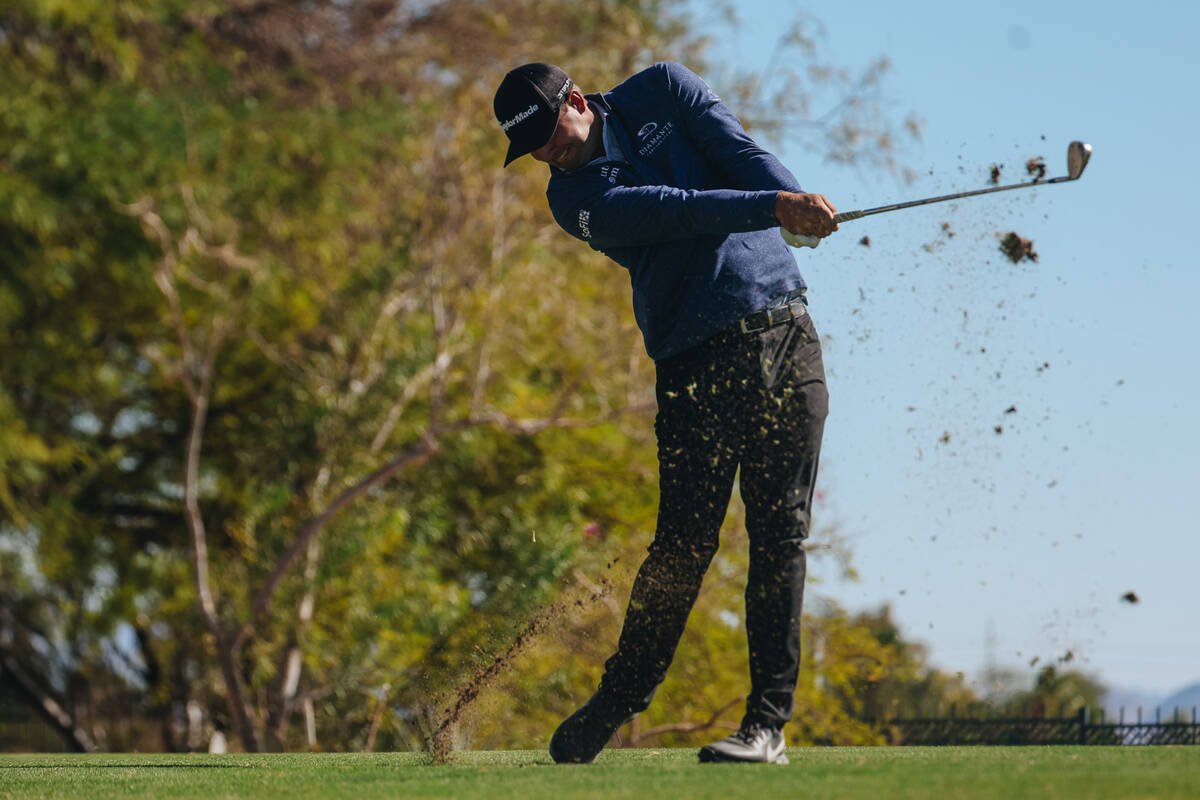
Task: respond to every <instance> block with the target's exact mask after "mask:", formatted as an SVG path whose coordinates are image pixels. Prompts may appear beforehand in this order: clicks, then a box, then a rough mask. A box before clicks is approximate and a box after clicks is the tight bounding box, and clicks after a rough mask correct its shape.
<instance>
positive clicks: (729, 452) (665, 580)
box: [601, 357, 744, 711]
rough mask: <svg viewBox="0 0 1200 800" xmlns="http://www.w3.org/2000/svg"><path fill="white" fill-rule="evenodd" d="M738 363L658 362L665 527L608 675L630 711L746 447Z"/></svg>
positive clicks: (663, 657)
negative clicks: (736, 407) (734, 404)
mask: <svg viewBox="0 0 1200 800" xmlns="http://www.w3.org/2000/svg"><path fill="white" fill-rule="evenodd" d="M743 361H744V359H743ZM734 363H735V362H734V361H733V360H731V359H729V358H728V357H718V358H716V359H715V360H708V361H703V362H702V363H699V364H695V365H686V364H685V365H683V366H680V365H678V364H673V365H660V367H659V370H658V381H657V386H656V392H657V395H658V406H659V408H658V416H657V417H656V419H655V432H656V434H657V437H658V460H659V509H658V525H657V530H656V532H655V536H654V541H653V543H652V544H651V545H650V549H649V552H648V554H647V556H646V559H645V561H644V562H643V563H642V565H641V568H640V569H639V570H638V574H637V578H636V579H635V580H634V584H633V589H632V591H631V593H630V598H629V607H628V610H627V611H626V613H625V622H624V625H623V627H622V630H621V638H620V641H619V643H618V646H617V652H616V653H615V654H614V655H613V656H612V657H611V658H609V659H608V661H607V662H605V674H604V678H603V680H602V681H601V688H602V690H604V691H605V692H606V693H608V694H610V696H612V697H615V698H618V699H619V700H620V701H621V702H622V703H625V704H627V705H628V707H629V710H630V711H640V710H643V709H645V708H646V706H647V705H649V703H650V698H651V697H652V696H653V693H654V690H655V689H656V688H657V686H658V684H660V683H661V682H662V680H663V679H664V678H665V677H666V673H667V668H668V667H669V666H670V664H671V660H672V658H673V657H674V655H675V648H676V646H677V645H678V643H679V639H680V637H681V636H682V635H683V629H684V626H685V624H686V623H687V618H688V615H689V614H690V613H691V610H692V606H693V604H694V603H695V601H696V596H697V594H698V593H699V590H700V584H701V581H702V579H703V577H704V573H705V571H706V570H707V569H708V565H709V562H711V561H712V558H713V556H714V555H715V554H716V551H717V546H718V536H719V532H720V527H721V522H722V521H723V520H724V518H725V512H726V509H727V508H728V506H729V497H730V494H731V493H732V490H733V477H734V473H735V472H736V470H737V465H738V460H739V455H740V442H739V440H738V431H737V430H736V429H733V426H730V425H729V424H728V419H729V412H728V410H727V408H726V406H727V404H728V402H729V398H730V396H731V395H732V394H734V391H733V387H734V384H735V382H736V381H738V380H739V378H738V377H737V376H736V375H735V374H734V373H733V372H732V371H731V367H732V366H733V364H734Z"/></svg>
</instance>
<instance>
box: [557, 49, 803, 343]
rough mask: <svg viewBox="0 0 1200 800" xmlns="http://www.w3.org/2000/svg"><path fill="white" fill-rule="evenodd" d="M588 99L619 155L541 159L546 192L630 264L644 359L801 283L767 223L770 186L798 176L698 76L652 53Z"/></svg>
mask: <svg viewBox="0 0 1200 800" xmlns="http://www.w3.org/2000/svg"><path fill="white" fill-rule="evenodd" d="M587 100H588V102H589V103H591V104H592V106H593V109H598V110H599V112H600V113H603V114H604V115H605V121H604V124H605V126H606V127H608V126H612V127H611V128H610V129H609V131H607V133H609V134H610V135H612V136H614V137H615V138H616V141H617V143H618V145H619V149H620V151H621V154H622V156H623V157H622V158H621V159H620V160H613V159H598V160H597V161H594V162H592V163H591V164H588V165H587V166H585V167H582V168H580V169H578V170H574V171H571V172H567V171H564V170H560V169H555V168H551V175H550V182H549V184H548V186H547V188H546V197H547V199H548V200H549V203H550V210H551V212H552V213H553V214H554V218H555V220H556V221H557V222H558V224H559V225H560V226H562V228H563V229H564V230H566V231H567V232H568V233H570V234H571V235H573V236H575V237H577V238H579V239H582V240H583V241H585V242H587V243H588V244H589V245H590V246H591V247H592V248H593V249H595V250H598V251H600V252H602V253H604V254H605V255H607V256H608V257H609V258H611V259H612V260H613V261H616V262H617V263H618V264H620V265H621V266H623V267H625V268H626V269H627V270H628V271H629V276H630V281H631V283H632V286H633V310H634V317H635V318H636V319H637V323H638V326H639V327H640V328H641V331H642V336H643V338H644V340H645V344H646V352H647V353H648V354H649V355H650V357H651V358H653V359H655V360H659V359H663V358H668V357H670V356H673V355H676V354H678V353H682V352H684V351H685V350H687V349H689V348H691V347H694V346H695V345H697V344H699V343H701V342H703V341H704V340H706V339H708V338H710V337H711V336H713V335H714V334H716V333H717V332H719V331H721V330H723V329H724V328H727V327H728V326H730V325H731V324H733V323H734V322H736V321H737V320H739V319H741V318H742V317H744V316H746V315H747V314H750V313H752V312H754V311H757V310H758V309H760V308H762V307H763V306H764V305H766V303H767V301H768V300H770V299H771V298H772V297H775V296H777V295H779V294H782V293H784V292H788V291H791V290H793V289H798V288H801V287H803V286H804V281H803V279H802V278H801V276H800V271H799V269H798V267H797V266H796V260H795V257H794V256H793V255H792V253H791V251H790V249H789V248H788V246H787V245H786V244H785V243H784V241H783V239H782V238H781V237H780V236H779V234H778V232H777V231H775V230H774V228H776V227H778V226H779V221H778V220H777V219H776V218H775V199H776V195H777V193H778V192H779V191H781V190H784V191H790V192H799V191H801V189H800V184H799V183H798V182H797V181H796V178H795V177H794V176H793V175H792V174H791V173H790V172H789V171H788V170H787V168H786V167H784V166H783V164H781V163H780V162H779V160H778V159H777V158H775V157H774V156H773V155H771V154H770V153H768V152H767V151H766V150H763V149H762V148H761V147H759V146H758V145H757V144H756V143H755V142H754V140H753V139H751V138H750V136H749V135H748V134H747V133H746V131H745V130H744V129H743V128H742V125H741V123H740V122H739V121H738V119H737V117H736V116H735V115H734V114H733V112H731V111H730V110H729V108H728V107H727V106H726V105H725V104H724V103H723V102H722V101H721V99H720V98H719V97H717V95H716V94H715V93H714V92H713V91H712V89H710V88H709V87H708V84H706V83H705V82H704V81H703V80H702V79H701V78H700V77H699V76H698V75H696V74H695V73H694V72H692V71H691V70H689V69H688V68H687V67H685V66H683V65H682V64H676V63H672V62H666V63H660V64H655V65H654V66H652V67H650V68H648V69H646V70H643V71H642V72H639V73H637V74H636V75H633V76H632V77H630V78H629V79H628V80H626V81H625V82H623V83H622V84H620V85H619V86H617V87H615V88H613V89H612V90H611V91H609V92H604V93H601V94H594V95H588V96H587Z"/></svg>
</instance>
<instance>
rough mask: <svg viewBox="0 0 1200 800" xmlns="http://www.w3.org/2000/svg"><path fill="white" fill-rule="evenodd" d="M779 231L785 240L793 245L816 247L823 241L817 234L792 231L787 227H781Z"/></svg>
mask: <svg viewBox="0 0 1200 800" xmlns="http://www.w3.org/2000/svg"><path fill="white" fill-rule="evenodd" d="M779 233H780V235H782V236H783V240H784V241H785V242H787V243H788V244H790V245H791V246H792V247H816V246H817V245H819V244H820V243H821V239H820V238H819V237H817V236H808V235H807V234H803V233H792V232H791V231H789V230H788V229H787V228H780V229H779Z"/></svg>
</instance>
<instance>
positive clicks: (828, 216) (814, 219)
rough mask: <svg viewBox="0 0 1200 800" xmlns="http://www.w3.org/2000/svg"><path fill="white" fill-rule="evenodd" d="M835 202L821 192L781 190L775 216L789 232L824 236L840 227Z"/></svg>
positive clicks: (777, 199)
mask: <svg viewBox="0 0 1200 800" xmlns="http://www.w3.org/2000/svg"><path fill="white" fill-rule="evenodd" d="M836 213H837V209H836V208H834V206H833V203H831V202H829V201H828V200H826V199H825V196H824V195H820V194H799V193H797V192H780V193H779V195H778V197H777V198H776V199H775V217H776V218H777V219H778V220H779V224H780V226H781V227H782V228H783V229H784V230H786V231H788V232H789V233H798V234H801V235H804V236H817V237H820V238H824V237H826V236H828V235H829V234H831V233H833V232H834V231H836V230H837V229H838V224H837V220H835V219H834V218H833V215H834V214H836Z"/></svg>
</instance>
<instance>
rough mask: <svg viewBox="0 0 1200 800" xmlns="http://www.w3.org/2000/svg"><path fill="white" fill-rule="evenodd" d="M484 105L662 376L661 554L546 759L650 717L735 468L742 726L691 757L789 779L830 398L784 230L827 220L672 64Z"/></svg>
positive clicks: (551, 83) (500, 94)
mask: <svg viewBox="0 0 1200 800" xmlns="http://www.w3.org/2000/svg"><path fill="white" fill-rule="evenodd" d="M494 110H495V113H496V118H497V120H499V122H500V127H501V128H502V129H503V130H504V132H505V133H506V134H507V135H508V138H509V148H508V154H507V157H506V158H505V161H504V165H505V166H508V164H510V163H511V162H512V161H513V160H514V159H516V158H519V157H520V156H523V155H526V154H531V155H532V156H533V157H534V158H535V159H536V160H538V161H543V162H545V163H547V164H549V165H550V182H549V185H548V187H547V189H546V195H547V198H548V199H549V202H550V210H551V211H552V213H553V214H554V218H555V220H557V222H558V224H559V225H560V226H562V228H563V229H564V230H566V231H567V233H569V234H571V235H572V236H575V237H576V238H578V239H580V240H582V241H583V242H586V243H587V244H588V245H590V246H591V247H592V248H593V249H595V250H599V251H600V252H602V253H604V254H605V255H607V256H608V257H609V258H611V259H612V260H613V261H616V262H617V263H618V264H620V265H621V266H622V267H624V268H625V269H627V270H628V271H629V276H630V280H631V281H632V284H633V308H634V316H635V317H636V319H637V323H638V326H639V327H640V328H641V331H642V335H643V338H644V340H645V345H646V351H647V353H648V354H649V355H650V357H651V358H652V359H654V362H655V369H656V387H655V391H656V395H657V398H658V415H657V417H656V419H655V422H654V427H655V432H656V434H657V437H658V460H659V510H658V524H657V530H656V532H655V536H654V541H653V543H652V544H651V545H650V548H649V552H648V555H647V556H646V560H645V561H644V562H643V563H642V565H641V568H640V569H639V570H638V574H637V578H636V579H635V581H634V584H633V589H632V592H631V596H630V600H629V607H628V610H627V611H626V613H625V621H624V625H623V627H622V630H621V636H620V639H619V642H618V644H617V650H616V652H615V653H614V654H613V656H612V657H611V658H609V659H608V661H606V662H605V665H604V675H603V677H602V679H601V681H600V685H599V688H598V689H597V691H596V693H595V694H594V695H593V696H592V697H591V699H589V700H588V701H587V703H585V704H584V705H583V707H581V708H580V709H579V710H578V711H576V712H575V713H574V714H572V715H571V716H570V717H568V718H567V719H566V721H564V722H563V723H562V724H561V725H560V726H559V727H558V730H556V731H555V732H554V735H553V737H552V738H551V739H550V755H551V756H552V757H553V758H554V760H555V761H557V762H575V763H586V762H590V761H592V760H593V759H595V757H596V755H597V754H598V753H599V752H600V751H601V750H602V749H603V748H604V745H605V744H606V743H607V742H608V740H609V739H610V738H611V737H612V735H613V733H614V732H615V731H616V730H617V728H619V727H620V726H621V725H622V724H624V723H625V722H627V721H629V720H630V719H632V718H633V716H634V715H635V714H637V713H638V712H640V711H643V710H645V709H646V707H647V706H648V705H649V704H650V699H651V697H652V696H653V695H654V691H655V689H656V687H657V686H658V685H659V683H661V682H662V680H663V678H664V677H665V676H666V672H667V667H668V666H669V665H670V663H671V659H672V658H673V656H674V654H675V648H676V645H677V644H678V643H679V638H680V636H681V635H682V634H683V629H684V625H685V623H686V622H687V617H688V614H689V612H690V611H691V609H692V605H693V604H694V603H695V600H696V595H697V593H698V592H699V589H700V583H701V580H702V578H703V576H704V573H705V570H706V569H707V568H708V565H709V562H710V561H711V560H712V557H713V555H714V554H715V553H716V551H717V544H718V533H719V530H720V526H721V522H722V521H723V519H724V517H725V511H726V508H727V507H728V505H729V497H730V494H731V492H732V489H733V481H734V476H735V474H736V473H737V471H738V469H739V468H740V469H741V479H740V487H741V493H742V498H743V500H744V501H745V504H746V526H747V529H748V531H749V537H750V568H749V575H748V579H747V580H748V585H747V587H746V632H747V638H748V640H749V642H748V643H749V648H750V694H749V697H748V699H747V701H746V711H745V716H744V717H743V718H742V723H741V727H740V729H739V730H738V731H737V732H736V733H734V734H733V735H731V736H729V737H728V738H726V739H722V740H721V741H719V742H716V743H714V744H711V745H708V746H707V747H704V748H703V749H701V750H700V760H701V761H758V762H769V763H776V764H786V763H787V756H786V754H785V751H784V739H783V730H782V729H783V726H784V724H785V723H786V722H787V721H788V720H789V719H791V716H792V705H793V694H794V692H795V687H796V676H797V672H798V670H799V665H800V609H801V600H802V597H803V593H804V574H805V554H804V546H803V543H804V539H805V537H807V536H808V532H809V525H810V519H811V511H812V498H813V484H814V481H815V480H816V476H817V457H818V454H819V452H820V448H821V433H822V429H823V427H824V423H825V415H826V412H827V408H828V392H827V391H826V387H825V369H824V365H823V364H822V361H821V347H820V343H819V342H818V339H817V333H816V330H815V329H814V328H813V323H812V320H811V318H810V317H809V315H808V310H807V301H806V298H805V284H804V281H803V279H802V278H801V276H800V272H799V270H798V269H797V267H796V261H795V259H794V258H793V256H792V254H791V251H790V250H789V249H788V247H787V246H786V244H785V243H784V242H783V239H782V238H781V237H780V235H779V231H777V230H775V228H778V227H780V226H782V227H784V228H785V229H787V230H788V231H791V232H792V233H797V234H807V235H813V236H818V237H824V236H828V235H829V234H831V233H832V232H833V231H835V230H837V227H838V226H837V223H836V222H835V221H834V218H833V217H834V213H835V212H836V209H834V207H833V205H832V204H831V203H830V202H829V201H828V200H826V199H825V198H824V197H822V196H821V195H819V194H806V193H804V192H802V191H801V189H800V185H799V183H797V181H796V179H795V177H793V176H792V174H791V173H790V172H788V170H787V169H786V168H784V166H783V165H782V164H781V163H780V162H779V160H778V159H776V158H775V157H774V156H772V155H771V154H770V153H768V152H766V151H765V150H763V149H762V148H761V147H759V146H758V145H757V144H756V143H755V142H754V141H753V140H752V139H751V138H750V137H749V136H748V135H747V134H746V132H745V130H744V129H743V128H742V126H741V123H740V122H739V121H738V119H737V117H736V116H734V114H733V113H732V112H731V111H730V110H729V108H728V107H726V106H725V104H724V103H723V102H722V101H721V99H720V98H719V97H717V95H716V94H714V93H713V91H712V89H710V88H709V87H708V85H707V84H706V83H705V82H704V81H703V80H701V79H700V77H699V76H697V75H696V74H695V73H693V72H691V71H690V70H688V69H687V68H686V67H684V66H683V65H681V64H676V63H662V64H655V65H654V66H652V67H650V68H649V69H646V70H644V71H642V72H639V73H637V74H636V75H634V76H632V77H630V78H629V79H628V80H626V81H625V82H624V83H622V84H620V85H619V86H617V87H616V88H614V89H612V90H611V91H609V92H604V93H599V94H588V95H584V94H582V93H581V92H580V90H579V89H578V88H577V87H576V86H575V85H574V83H573V82H572V81H571V79H570V78H569V77H568V76H567V74H566V73H565V72H564V71H563V70H561V69H559V68H558V67H555V66H552V65H549V64H542V63H535V64H526V65H524V66H521V67H518V68H516V69H514V70H513V71H512V72H510V73H508V75H506V76H505V78H504V80H503V82H502V83H501V84H500V87H499V89H498V90H497V91H496V97H495V102H494Z"/></svg>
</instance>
